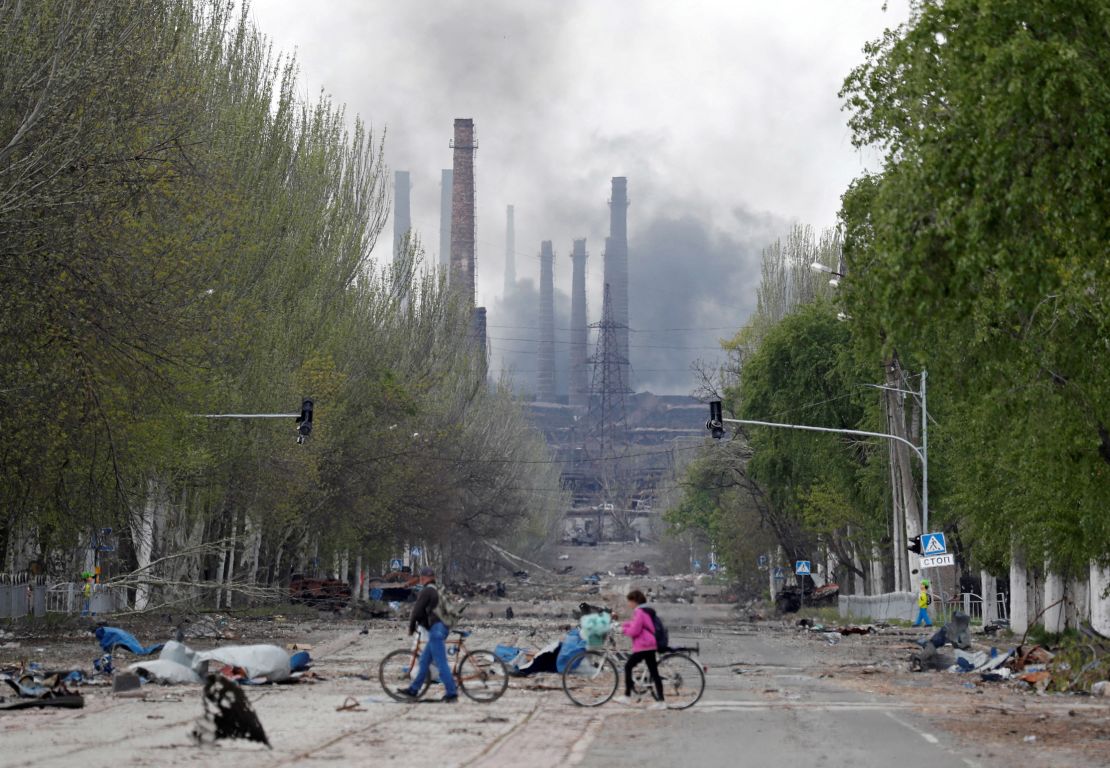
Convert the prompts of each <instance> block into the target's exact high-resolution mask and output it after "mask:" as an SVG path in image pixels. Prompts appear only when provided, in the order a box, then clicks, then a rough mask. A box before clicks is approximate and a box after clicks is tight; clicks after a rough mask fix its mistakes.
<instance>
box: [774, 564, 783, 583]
mask: <svg viewBox="0 0 1110 768" xmlns="http://www.w3.org/2000/svg"><path fill="white" fill-rule="evenodd" d="M771 578H772V579H774V580H775V581H782V580H783V579H785V578H786V575H785V574H784V573H783V571H782V566H781V565H776V566H775V567H774V569H773V570H772V571H771Z"/></svg>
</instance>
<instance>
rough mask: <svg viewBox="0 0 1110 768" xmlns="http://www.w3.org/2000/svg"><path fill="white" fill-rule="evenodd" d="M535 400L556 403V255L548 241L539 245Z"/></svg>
mask: <svg viewBox="0 0 1110 768" xmlns="http://www.w3.org/2000/svg"><path fill="white" fill-rule="evenodd" d="M537 363H538V365H537V366H536V367H537V369H538V371H537V373H536V397H537V398H538V399H539V400H541V401H542V402H545V403H551V402H554V401H555V252H554V251H553V250H552V248H551V241H550V240H544V241H543V243H542V244H541V245H540V349H539V356H538V358H537Z"/></svg>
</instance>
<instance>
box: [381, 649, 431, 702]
mask: <svg viewBox="0 0 1110 768" xmlns="http://www.w3.org/2000/svg"><path fill="white" fill-rule="evenodd" d="M413 663H414V662H413V657H412V651H409V650H405V649H403V648H401V649H398V650H396V651H393V652H392V653H390V654H389V655H388V656H386V657H385V658H384V659H382V663H381V664H379V665H378V682H379V683H381V684H382V690H384V691H385V692H386V695H388V696H389V697H390V698H391V699H395V700H396V701H410V699H408V698H406V697H404V696H402V695H401V694H399V693H397V690H398V689H399V688H407V687H408V686H410V685H412V680H413V678H414V677H416V669H415V668H414V667H413ZM431 677H432V676H431V675H430V674H429V675H428V677H426V678H425V679H424V686H423V687H422V688H421V689H420V692H419V693H418V694H417V698H420V697H421V696H423V695H424V693H425V691H427V690H428V686H429V685H431V682H432V680H431Z"/></svg>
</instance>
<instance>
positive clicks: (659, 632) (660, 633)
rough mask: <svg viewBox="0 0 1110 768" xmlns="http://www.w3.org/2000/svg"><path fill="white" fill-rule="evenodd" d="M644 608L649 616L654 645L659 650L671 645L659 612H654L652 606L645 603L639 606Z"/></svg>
mask: <svg viewBox="0 0 1110 768" xmlns="http://www.w3.org/2000/svg"><path fill="white" fill-rule="evenodd" d="M640 607H641V608H643V609H644V613H646V614H647V615H648V616H650V617H651V623H652V624H653V625H654V626H653V627H652V630H653V631H652V633H651V634H652V635H653V636H654V637H655V647H656V648H657V649H658V650H660V651H665V650H667V649H668V648H670V647H671V641H670V638H669V637H667V628H666V627H665V626H664V625H663V620H662V619H661V618H659V614H657V613H656V612H655V609H654V608H648V607H647V606H646V605H644V606H640Z"/></svg>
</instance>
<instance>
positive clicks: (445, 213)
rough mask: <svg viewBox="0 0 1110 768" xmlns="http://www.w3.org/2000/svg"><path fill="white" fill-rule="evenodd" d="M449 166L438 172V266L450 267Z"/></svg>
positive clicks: (446, 268) (450, 173) (451, 174)
mask: <svg viewBox="0 0 1110 768" xmlns="http://www.w3.org/2000/svg"><path fill="white" fill-rule="evenodd" d="M453 175H454V174H453V173H452V172H451V169H450V168H444V169H443V170H441V171H440V172H439V266H440V267H441V268H442V269H445V270H448V271H450V267H451V177H452V176H453Z"/></svg>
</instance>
